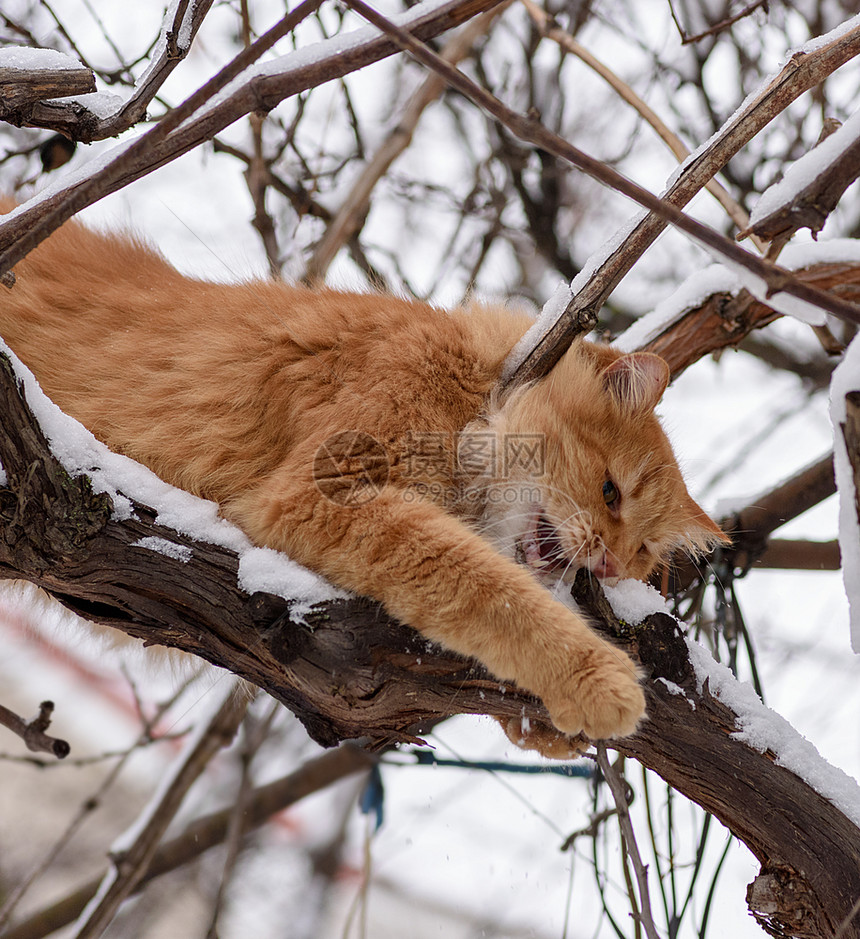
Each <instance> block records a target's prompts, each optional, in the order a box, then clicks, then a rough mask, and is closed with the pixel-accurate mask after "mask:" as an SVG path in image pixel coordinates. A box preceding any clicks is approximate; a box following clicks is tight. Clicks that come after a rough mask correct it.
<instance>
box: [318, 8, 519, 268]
mask: <svg viewBox="0 0 860 939" xmlns="http://www.w3.org/2000/svg"><path fill="white" fill-rule="evenodd" d="M512 2H513V0H502V2H501V3H500V4H499V5H498V6H496V7H494V8H493V9H492V10H489V11H488V12H486V13H482V14H481V15H480V16H477V17H475V19H474V20H472V22H471V23H469V24H468V25H467V26H466V27H465V28H464V29H463V30H461V31H460V32H459V33H458V34H457V35H456V36H454V37H453V38H452V39H451V40H449V41H448V43H446V45H445V47H444V48H443V49H442V52H441V53H440V54H441V56H442V58H444V59H445V60H446V61H447V62H451V63H452V64H455V63H457V62H459V61H461V60H462V59H464V58H465V57H466V56H467V55H468V54H469V52H470V51H471V49H472V47H473V46H474V44H475V42H476V41H477V40H478V38H479V37H480V36H483V35H484V34H485V33H486V32H487V30H488V29H489V28H490V26H491V25H492V23H493V21H494V20H495V19H496V17H498V16H499V14H500V13H502V12H503V11H504V10H506V9H507V8H508V7H509V6H510V5H511V3H512ZM445 88H446V83H445V81H444V79H443V78H441V77H440V76H438V75H435V74H433V75H429V76H428V77H427V78H426V79H425V81H424V83H423V84H422V85H421V87H420V88H419V89H418V90H417V91H416V92H415V94H413V96H412V97H411V98H410V100H409V103H408V104H407V105H406V108H405V109H404V111H403V114H402V115H401V116H400V119H399V120H398V121H397V126H396V127H395V128H394V130H392V131H391V133H390V134H389V135H388V137H386V139H385V140H384V141H383V142H382V145H381V146H380V147H379V149H378V150H377V151H376V153H375V154H374V155H373V158H372V159H371V160H370V161H369V162H368V163H367V164H366V165H365V167H364V169H363V170H362V171H361V173H360V174H359V177H358V179H357V180H356V181H355V183H354V184H353V186H352V188H351V190H350V192H349V193H348V195H347V197H346V199H344V201H343V203H342V204H341V207H340V208H339V209H338V211H337V214H336V215H335V216H334V218H333V219H332V220H331V221H330V222H329V224H328V225H327V226H326V230H325V233H324V234H323V236H322V238H321V239H320V240H319V242H318V243H317V245H316V247H315V248H314V251H313V254H312V255H311V257H310V260H309V261H308V264H307V270H306V272H305V278H306V279H307V280H309V281H318V280H323V279H324V278H325V275H326V271H327V270H328V268H329V265H330V264H331V262H332V261H333V260H334V257H335V255H336V254H337V252H338V251H339V250H340V249H341V247H342V246H343V245H344V243H345V242H347V241H348V240H349V239H350V238H351V237H352V236H354V235H355V234H356V233H357V232H358V231H359V229H360V228H361V225H362V223H363V220H364V218H365V216H366V214H367V211H368V209H369V208H370V197H371V194H372V193H373V189H374V187H375V186H376V184H377V183H378V182H379V180H380V179H381V178H382V177H383V176H384V175H385V173H386V172H387V171H388V168H389V167H390V166H391V164H392V163H393V162H394V161H395V160H396V159H397V157H398V156H400V154H401V153H403V151H404V150H405V149H406V148H407V147H408V146H409V144H410V143H411V142H412V136H413V134H414V133H415V128H416V127H417V126H418V122H419V121H420V119H421V115H422V114H423V113H424V111H425V110H426V109H427V107H428V106H429V105H430V104H432V103H433V102H434V101H435V100H437V99H438V98H439V97H440V96H441V95H442V92H443V91H444V90H445Z"/></svg>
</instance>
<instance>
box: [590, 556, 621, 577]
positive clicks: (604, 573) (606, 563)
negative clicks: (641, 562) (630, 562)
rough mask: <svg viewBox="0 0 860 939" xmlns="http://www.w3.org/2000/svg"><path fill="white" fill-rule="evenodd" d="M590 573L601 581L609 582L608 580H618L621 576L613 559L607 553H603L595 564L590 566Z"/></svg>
mask: <svg viewBox="0 0 860 939" xmlns="http://www.w3.org/2000/svg"><path fill="white" fill-rule="evenodd" d="M591 573H592V574H594V576H595V577H599V578H600V579H601V580H609V579H610V578H612V579H613V580H618V578H619V577H620V576H621V571H620V570H619V568H618V564H617V563H616V561H615V558H613V557H612V555H610V554H609V552H608V551H604V552H603V553H602V554H601V555H600V557H599V558H598V559H597V562H596V563H595V564H592V565H591Z"/></svg>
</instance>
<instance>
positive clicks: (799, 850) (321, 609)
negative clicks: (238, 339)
mask: <svg viewBox="0 0 860 939" xmlns="http://www.w3.org/2000/svg"><path fill="white" fill-rule="evenodd" d="M2 364H3V367H2V368H0V407H2V413H3V414H4V421H3V431H4V433H3V435H2V437H0V462H2V464H3V466H4V467H5V469H6V472H7V476H8V487H7V488H6V489H5V490H4V492H3V493H2V499H0V530H2V535H3V537H2V539H0V577H6V578H9V577H15V578H23V579H27V580H30V581H32V582H33V583H36V584H38V585H40V586H42V587H43V588H45V589H46V590H48V591H49V592H50V593H51V594H53V595H54V596H55V597H56V598H57V599H59V600H60V601H61V602H62V603H64V604H65V605H66V606H68V607H70V608H71V609H73V610H75V611H76V612H78V613H80V614H82V615H84V616H89V617H90V618H91V619H93V620H95V621H96V622H100V623H103V624H106V625H111V626H114V627H116V628H119V629H121V630H123V631H124V632H126V633H127V634H129V635H131V636H136V637H139V638H141V639H143V640H144V641H145V642H147V643H156V644H164V645H169V646H171V647H174V648H178V649H183V650H185V651H187V652H192V653H196V654H199V655H201V656H202V657H203V658H205V659H206V660H208V661H210V662H212V663H213V664H216V665H220V666H221V667H223V668H227V669H229V670H231V671H233V672H235V673H236V674H237V675H240V676H242V677H244V678H246V679H249V680H250V681H252V682H254V683H255V684H257V685H259V686H260V687H262V688H264V689H265V690H266V691H268V692H269V693H270V694H272V695H273V696H274V697H276V698H277V699H278V700H279V701H281V702H282V703H283V704H285V705H286V706H287V707H289V708H290V709H291V710H292V711H293V712H294V713H295V714H296V715H297V716H298V717H299V719H300V720H301V721H302V722H303V723H304V725H305V727H306V728H307V729H308V731H309V733H310V734H311V736H313V737H314V739H316V740H317V741H319V742H321V743H323V744H325V745H333V744H335V743H337V742H338V741H339V740H343V739H349V738H356V737H363V738H369V741H370V747H371V748H373V747H377V748H378V747H383V746H385V745H388V744H390V743H393V742H395V741H416V740H418V739H419V734H420V733H421V729H422V727H424V728H426V727H428V726H430V725H431V724H433V723H435V722H437V721H439V720H440V719H443V718H445V717H447V716H449V715H452V714H457V713H481V714H492V715H494V716H498V717H504V718H511V717H514V716H520V715H523V714H525V715H526V716H527V717H529V719H530V720H533V721H538V722H546V721H547V716H546V712H545V711H544V709H543V707H542V705H541V704H540V702H538V701H537V700H536V699H534V698H532V697H531V696H529V695H527V694H525V693H523V692H522V691H520V690H519V689H517V688H515V687H513V686H510V685H504V684H501V683H500V682H498V681H497V680H495V679H494V678H492V677H491V676H489V675H488V674H487V673H486V671H484V670H483V669H482V668H480V667H478V666H477V665H475V664H474V663H470V662H467V661H464V660H462V659H460V658H459V657H457V656H455V655H453V654H451V653H447V652H445V651H442V650H440V649H438V648H436V647H434V646H433V645H432V644H430V643H428V642H427V641H426V640H425V639H424V638H423V637H421V636H420V635H419V634H417V633H415V632H413V631H412V630H410V629H408V628H407V627H405V626H402V625H400V624H398V623H396V622H394V621H392V620H391V619H390V618H388V617H387V616H386V615H385V614H384V613H383V612H382V610H381V609H380V608H379V606H378V605H377V604H375V603H372V602H370V601H367V600H352V601H341V602H335V603H327V604H323V605H321V606H318V607H317V608H315V609H313V610H312V611H311V612H310V613H309V614H305V615H304V616H303V617H302V618H301V620H300V621H293V620H292V619H291V617H290V603H289V602H288V601H286V600H282V599H280V598H278V597H273V596H271V595H266V594H255V595H254V596H253V597H248V596H247V595H244V594H243V593H242V592H241V591H240V590H239V589H238V587H237V585H236V574H237V568H238V563H237V559H236V557H235V556H234V555H233V554H232V553H231V552H229V551H226V550H225V549H222V548H218V547H215V546H211V545H204V544H200V543H197V542H191V541H190V539H188V538H185V537H183V536H179V535H177V534H176V533H175V532H172V531H171V530H170V529H167V528H164V527H162V526H157V525H154V524H153V523H152V521H151V518H152V513H151V512H147V509H146V507H144V506H136V511H137V515H138V518H136V519H129V520H126V521H119V520H116V519H114V518H112V517H111V514H110V505H109V503H108V500H107V499H106V498H105V497H104V496H97V495H93V494H92V492H91V491H90V489H89V486H88V484H87V481H86V480H85V479H74V480H73V479H70V478H69V477H68V475H67V474H66V473H65V471H64V470H63V469H62V467H60V466H59V464H57V463H56V461H55V460H54V459H53V457H51V455H50V452H49V450H48V447H47V444H46V442H45V440H44V438H43V437H42V435H41V432H40V431H39V428H38V425H37V424H36V422H35V421H34V420H33V418H32V416H31V415H30V413H29V411H28V409H27V407H26V403H25V401H24V399H23V397H22V395H21V393H20V391H19V388H18V385H17V382H16V381H15V378H14V375H13V373H12V370H11V367H10V366H9V364H8V362H5V360H3V362H2ZM143 535H156V536H158V537H162V538H166V539H167V540H170V541H172V542H174V543H176V544H182V545H185V546H186V547H191V548H193V555H192V557H191V559H190V560H189V561H188V562H187V563H180V562H177V561H175V560H173V559H171V558H168V557H165V556H164V555H162V554H159V553H155V552H151V551H146V550H141V549H140V548H136V547H134V542H136V541H138V540H139V539H140V537H141V536H143ZM577 599H578V600H579V602H580V603H581V604H584V605H586V607H587V608H588V609H589V610H590V612H591V613H592V616H594V617H596V618H597V620H596V621H597V622H598V623H603V628H606V629H608V630H610V631H611V632H612V634H613V635H614V636H615V637H616V641H618V642H619V643H621V644H622V645H623V646H624V647H625V648H627V649H628V650H629V651H630V652H631V654H633V655H635V656H637V657H638V659H639V660H640V661H641V662H642V663H643V666H644V667H645V668H646V669H647V670H648V672H649V674H650V676H651V677H650V680H649V681H648V682H647V695H648V698H649V714H650V718H649V720H648V721H646V722H645V724H644V725H643V726H642V729H641V730H640V731H639V732H638V733H637V734H636V735H635V736H634V737H633V738H630V739H629V740H625V741H620V742H616V743H614V744H613V745H614V746H616V748H617V749H619V750H620V751H622V752H624V753H626V754H629V755H631V756H635V757H636V758H637V759H638V760H640V762H642V763H643V764H644V765H645V766H648V767H650V768H652V769H654V770H655V771H656V772H658V773H659V774H660V775H661V776H663V778H664V779H666V780H667V781H668V782H669V783H670V784H671V785H673V786H675V787H676V788H677V789H678V790H679V791H680V792H682V793H684V794H685V795H686V796H687V797H688V798H691V799H693V800H694V801H696V802H698V803H699V804H700V805H702V806H703V807H704V808H705V809H706V810H707V811H710V812H712V813H713V814H715V815H716V816H717V817H718V818H719V819H720V820H721V821H722V822H723V823H724V824H725V825H726V826H727V827H729V828H730V829H731V830H732V831H733V832H734V833H735V834H736V835H737V836H738V837H739V838H741V839H742V840H743V841H745V842H746V843H747V844H748V845H749V847H750V848H751V850H752V851H753V853H754V854H755V855H756V857H757V858H759V860H760V861H761V863H762V866H763V870H764V871H765V872H766V873H768V874H769V876H775V875H774V874H773V872H774V871H778V872H779V876H780V877H782V878H783V879H785V878H788V879H789V880H790V881H791V882H792V883H793V884H796V885H799V886H798V890H801V888H802V890H801V892H802V894H803V896H804V897H806V898H807V899H806V900H805V901H804V902H805V903H806V907H805V910H806V912H804V916H805V917H806V919H805V922H808V923H811V924H813V925H814V928H815V929H817V930H819V931H818V932H808V933H806V934H807V935H821V936H830V935H832V933H833V929H834V924H835V923H836V924H838V922H840V921H841V920H842V919H844V917H845V916H847V915H848V912H849V911H850V908H851V904H853V902H854V899H855V898H856V897H857V896H858V895H860V831H858V829H857V828H856V827H855V826H854V825H853V824H852V823H851V822H850V821H849V820H848V819H847V818H846V817H845V816H844V815H842V813H840V812H839V811H838V810H837V809H836V808H835V807H834V806H833V805H831V804H830V803H828V802H827V801H826V800H825V799H823V798H822V797H821V796H819V795H818V794H817V793H815V792H814V791H813V790H812V789H811V788H810V787H809V786H808V785H807V784H806V783H805V782H804V781H803V780H801V779H800V778H798V777H797V776H795V775H794V774H793V773H791V772H789V771H788V770H786V769H783V768H781V767H779V766H776V765H775V764H774V763H773V762H772V760H771V758H769V757H768V755H767V754H760V753H758V752H756V751H755V750H752V749H750V748H749V747H747V746H746V745H745V744H744V743H742V742H741V741H739V740H737V739H735V738H733V737H732V736H731V734H732V732H733V731H734V729H735V722H734V715H733V713H732V712H731V711H730V710H729V709H728V708H726V707H725V706H724V705H722V704H720V703H719V702H718V701H716V700H714V699H713V698H712V697H711V696H710V694H709V693H708V690H707V687H705V688H702V689H698V688H697V687H696V679H695V676H694V674H693V671H692V668H691V666H690V663H689V661H688V659H687V651H686V645H685V644H684V642H683V640H682V639H681V638H680V636H679V634H678V628H677V624H676V623H675V621H674V620H672V619H670V618H668V617H665V616H655V617H650V618H649V620H648V621H647V622H646V624H644V625H643V626H641V627H637V629H636V630H635V631H633V632H631V631H630V630H626V631H625V630H624V629H623V628H622V627H621V626H620V624H619V623H618V622H617V620H615V618H614V617H613V616H612V615H611V613H609V612H608V611H607V609H606V607H605V605H600V602H599V601H600V597H599V596H598V595H596V594H595V593H594V591H593V590H592V588H591V587H590V586H589V585H588V583H587V582H586V583H585V584H584V585H583V584H580V587H579V592H578V594H577ZM604 604H605V601H604ZM660 679H664V680H665V681H668V682H670V683H671V684H670V685H669V686H667V685H666V684H665V681H661V680H660ZM676 685H677V686H679V687H681V688H683V690H684V695H685V696H686V697H685V696H682V695H679V694H672V693H670V691H669V688H670V687H674V686H676ZM689 701H692V702H693V703H694V704H695V710H693V709H691V706H690V704H689V703H688V702H689ZM800 872H802V874H801V873H800ZM796 893H797V890H796V891H795V894H796ZM769 915H770V916H771V919H772V921H774V922H776V921H777V920H776V919H774V917H778V915H779V911H777V912H776V913H773V914H769ZM786 915H788V914H786ZM810 929H812V926H810ZM852 929H853V927H852ZM846 935H849V936H851V935H854V936H858V935H860V927H858V928H857V929H855V930H854V932H853V933H852V932H851V931H849V932H847V933H846Z"/></svg>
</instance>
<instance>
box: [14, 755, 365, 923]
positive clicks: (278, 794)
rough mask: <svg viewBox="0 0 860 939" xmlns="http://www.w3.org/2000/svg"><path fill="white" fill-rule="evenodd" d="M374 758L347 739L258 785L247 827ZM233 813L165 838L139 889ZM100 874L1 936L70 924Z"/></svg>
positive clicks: (199, 850) (203, 847)
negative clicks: (170, 837) (268, 781)
mask: <svg viewBox="0 0 860 939" xmlns="http://www.w3.org/2000/svg"><path fill="white" fill-rule="evenodd" d="M374 760H375V757H374V756H373V755H372V754H370V753H367V752H366V751H364V750H362V749H360V748H359V747H356V746H352V745H349V744H346V745H344V746H342V747H339V748H338V749H336V750H332V751H330V752H328V753H324V754H322V755H321V756H318V757H315V758H314V759H312V760H308V762H307V763H305V764H304V765H303V766H301V767H299V768H298V769H297V770H295V771H293V772H292V773H289V774H288V775H287V776H284V777H282V778H280V779H276V780H275V781H274V782H270V783H267V784H266V785H264V786H259V787H258V788H256V789H254V790H253V791H252V792H251V793H250V795H249V797H248V800H247V811H246V815H245V818H244V828H245V831H246V832H247V831H250V830H251V829H253V828H259V827H260V825H262V824H264V823H265V822H266V821H268V820H269V819H270V818H271V817H272V815H274V814H276V813H277V812H280V811H282V810H283V809H285V808H287V807H288V806H290V805H293V804H294V803H296V802H298V801H299V800H300V799H303V798H304V797H305V796H307V795H310V794H312V793H314V792H318V791H319V790H321V789H324V788H326V787H327V786H329V785H331V784H332V783H334V782H337V781H338V780H340V779H343V778H345V777H346V776H350V775H352V774H354V773H357V772H361V771H362V770H367V769H369V768H370V766H371V765H372V764H373V762H374ZM234 815H235V806H233V805H230V806H227V807H226V808H223V809H220V810H218V811H217V812H213V813H211V814H210V815H205V816H203V817H202V818H198V819H197V820H196V821H194V822H191V824H190V825H188V827H187V828H186V829H185V830H184V831H183V832H182V833H181V834H179V835H177V836H176V837H175V838H172V839H171V840H170V841H166V842H165V843H164V844H163V845H161V846H160V847H159V848H158V850H157V851H156V853H155V855H154V856H153V858H152V862H151V863H150V865H149V867H148V868H147V870H146V872H145V874H144V875H143V876H142V877H141V879H140V881H139V882H138V883H137V885H136V887H135V891H138V890H140V889H141V888H142V887H143V886H144V885H145V884H147V883H149V882H150V881H151V880H153V879H154V878H155V877H160V876H161V875H162V874H166V873H169V872H170V871H173V870H176V869H177V868H178V867H181V866H182V865H184V864H188V863H190V862H191V861H193V860H194V859H195V858H198V857H200V855H201V854H203V853H204V852H205V851H208V850H209V849H210V848H212V847H214V846H215V845H219V844H222V843H223V841H224V839H225V838H226V837H227V835H228V831H229V829H230V822H231V819H232V818H233V816H234ZM101 880H102V878H96V879H94V880H91V881H89V882H88V883H86V884H84V885H83V886H82V887H80V888H78V889H77V890H76V891H74V892H73V893H71V894H69V895H68V896H67V897H64V898H63V899H62V900H59V901H57V902H56V903H54V904H52V905H51V906H49V907H47V908H45V909H42V910H40V911H39V912H37V913H34V914H33V915H32V916H30V917H28V918H27V919H26V920H23V921H22V922H20V923H18V924H16V925H14V926H12V927H11V928H10V929H9V930H8V931H6V932H4V933H3V939H42V937H43V936H47V935H48V934H49V933H51V932H54V931H55V930H57V929H60V928H62V927H63V926H66V925H68V924H69V923H71V922H72V921H73V920H74V919H75V918H76V917H78V916H79V915H80V913H81V911H82V910H83V909H84V907H85V906H86V904H87V903H88V902H89V901H90V899H91V898H92V897H93V896H94V895H95V893H96V890H97V889H98V886H99V883H100V882H101Z"/></svg>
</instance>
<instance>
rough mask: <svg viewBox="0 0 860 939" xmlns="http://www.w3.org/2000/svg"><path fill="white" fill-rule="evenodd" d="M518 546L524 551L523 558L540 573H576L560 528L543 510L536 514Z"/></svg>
mask: <svg viewBox="0 0 860 939" xmlns="http://www.w3.org/2000/svg"><path fill="white" fill-rule="evenodd" d="M518 548H519V549H520V552H521V553H522V558H521V559H522V560H523V561H525V563H526V564H527V565H528V566H529V567H530V568H531V569H532V570H533V571H535V572H536V573H538V574H544V575H546V574H554V575H559V574H561V575H562V576H563V575H565V574H567V573H568V572H570V573H571V574H574V573H576V568H575V567H574V566H573V563H572V561H571V559H570V558H568V557H567V555H566V554H565V551H564V547H563V545H562V543H561V536H560V535H559V532H558V529H557V528H556V527H555V525H553V524H552V522H551V521H550V520H549V519H548V518H547V517H546V515H544V514H543V512H538V513H537V514H536V515H535V516H534V518H533V519H532V521H531V524H530V525H529V528H528V531H527V532H526V534H525V535H524V537H523V538H522V539H521V540H520V542H519V545H518ZM518 553H519V552H518Z"/></svg>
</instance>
